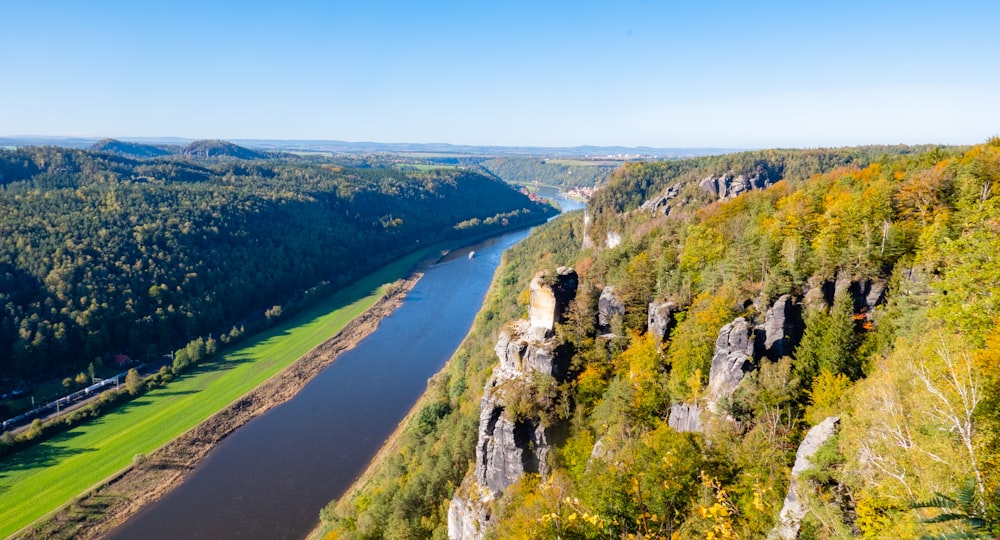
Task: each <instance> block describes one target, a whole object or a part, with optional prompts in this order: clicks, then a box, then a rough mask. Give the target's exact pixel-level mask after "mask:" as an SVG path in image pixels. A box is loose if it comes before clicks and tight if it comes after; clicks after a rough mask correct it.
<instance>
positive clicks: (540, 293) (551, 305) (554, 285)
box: [528, 266, 579, 336]
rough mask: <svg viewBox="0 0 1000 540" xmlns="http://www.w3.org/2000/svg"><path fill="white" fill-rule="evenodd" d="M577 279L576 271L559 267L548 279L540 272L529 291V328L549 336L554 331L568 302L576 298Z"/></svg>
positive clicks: (543, 271) (546, 273)
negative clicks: (531, 327)
mask: <svg viewBox="0 0 1000 540" xmlns="http://www.w3.org/2000/svg"><path fill="white" fill-rule="evenodd" d="M578 284H579V278H578V277H577V275H576V270H573V269H572V268H568V267H565V266H561V267H559V268H557V269H556V275H555V276H554V277H550V276H549V275H548V272H546V271H545V270H542V271H541V272H538V273H537V274H535V277H534V279H532V280H531V284H530V285H529V287H528V288H529V291H530V295H531V300H530V306H529V308H528V318H529V320H530V321H531V326H533V327H534V328H536V329H538V330H539V331H541V332H542V335H543V336H544V335H550V334H551V332H552V331H553V330H554V329H555V323H556V321H559V320H561V319H562V316H563V314H564V313H565V311H566V309H567V308H568V306H569V302H570V301H571V300H572V299H573V297H574V296H576V287H577V285H578Z"/></svg>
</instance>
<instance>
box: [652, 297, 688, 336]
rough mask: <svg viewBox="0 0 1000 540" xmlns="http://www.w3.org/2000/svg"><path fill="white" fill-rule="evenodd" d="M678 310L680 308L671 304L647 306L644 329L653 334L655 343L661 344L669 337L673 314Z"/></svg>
mask: <svg viewBox="0 0 1000 540" xmlns="http://www.w3.org/2000/svg"><path fill="white" fill-rule="evenodd" d="M680 310H681V308H680V306H678V305H677V304H675V303H673V302H663V303H655V302H653V303H650V304H649V312H648V314H647V316H646V328H648V329H649V331H650V332H652V333H653V337H654V338H656V342H657V343H663V339H664V338H666V337H667V336H668V335H670V331H671V330H672V329H673V327H674V313H677V312H678V311H680Z"/></svg>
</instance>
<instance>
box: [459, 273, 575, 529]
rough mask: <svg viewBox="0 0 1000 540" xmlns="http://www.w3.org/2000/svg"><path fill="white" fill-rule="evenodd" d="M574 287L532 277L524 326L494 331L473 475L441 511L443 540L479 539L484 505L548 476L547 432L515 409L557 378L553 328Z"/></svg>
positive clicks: (486, 520) (567, 279)
mask: <svg viewBox="0 0 1000 540" xmlns="http://www.w3.org/2000/svg"><path fill="white" fill-rule="evenodd" d="M577 284H578V279H577V275H576V272H575V271H574V270H573V269H572V268H565V267H563V268H559V269H558V270H557V271H556V272H555V274H554V275H552V274H549V273H547V272H544V271H543V272H539V273H538V274H536V275H535V278H534V279H532V280H531V285H530V297H531V302H530V307H529V319H528V320H519V321H515V322H513V323H511V324H508V325H507V326H506V327H505V328H504V329H503V330H502V331H501V333H500V337H499V339H498V340H497V344H496V347H495V348H494V352H495V353H496V355H497V358H498V360H499V364H498V365H497V367H496V369H495V370H494V372H493V375H492V376H491V377H490V379H489V381H488V382H487V383H486V388H485V389H484V390H483V399H482V403H481V411H480V416H479V437H478V440H477V442H476V463H475V469H474V470H473V472H472V474H470V475H467V476H466V478H465V480H463V482H462V485H461V486H460V487H459V489H458V490H457V491H456V493H455V497H454V498H453V499H452V501H451V503H450V505H449V507H448V537H449V538H452V539H479V538H482V537H483V535H484V534H485V532H486V531H487V530H488V529H489V526H490V517H491V505H492V503H493V501H495V500H496V499H497V498H499V497H501V496H502V495H503V492H504V490H506V489H507V488H508V487H509V486H510V485H511V484H512V483H514V482H515V481H517V479H518V478H519V477H520V476H521V475H523V474H525V473H538V474H542V475H546V474H548V471H549V469H548V462H547V456H548V453H549V450H550V448H551V438H552V427H553V426H550V425H546V423H545V422H543V421H542V418H541V415H539V414H535V412H534V411H531V410H523V409H524V405H523V403H525V402H526V401H527V402H528V403H531V401H532V399H531V394H532V392H533V391H534V388H535V384H537V381H538V380H539V378H542V379H543V380H544V378H549V379H551V380H554V381H556V382H559V381H561V380H562V379H563V377H564V376H565V373H566V365H565V364H566V360H567V359H565V358H561V355H560V354H559V351H558V345H559V343H558V340H557V339H556V338H555V333H554V328H555V323H557V322H560V321H561V319H562V316H563V314H564V313H565V311H566V309H567V307H568V306H569V303H570V301H572V300H573V298H574V296H575V295H576V288H577ZM515 404H518V405H517V407H516V408H517V410H514V409H515Z"/></svg>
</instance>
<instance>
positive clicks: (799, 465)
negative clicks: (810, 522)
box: [767, 416, 840, 540]
mask: <svg viewBox="0 0 1000 540" xmlns="http://www.w3.org/2000/svg"><path fill="white" fill-rule="evenodd" d="M839 421H840V418H839V417H837V416H831V417H829V418H827V419H826V420H823V421H822V422H820V423H819V424H816V425H815V426H813V427H812V429H810V430H809V432H808V433H806V437H805V439H802V443H801V444H799V449H798V451H796V452H795V465H793V466H792V481H791V483H790V484H789V485H788V494H787V495H785V503H784V505H783V506H782V507H781V513H780V514H778V523H777V524H775V526H774V528H773V529H771V532H770V533H769V534H768V535H767V537H768V539H769V540H794V539H795V538H797V537H798V536H799V528H800V527H801V526H802V518H804V517H805V515H806V512H807V511H808V509H807V508H806V506H805V505H804V504H802V499H801V494H800V488H799V476H801V475H802V473H803V472H805V471H808V470H809V469H811V468H812V467H813V464H812V462H811V461H810V459H811V458H812V457H813V456H814V455H815V454H816V451H818V450H819V449H820V447H821V446H823V445H824V444H826V442H827V441H828V440H830V437H832V436H833V434H834V433H835V432H836V430H837V423H838V422H839Z"/></svg>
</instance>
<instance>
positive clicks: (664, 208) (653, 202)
mask: <svg viewBox="0 0 1000 540" xmlns="http://www.w3.org/2000/svg"><path fill="white" fill-rule="evenodd" d="M680 193H681V186H680V185H679V184H674V185H671V186H669V187H667V189H666V191H664V192H663V193H662V194H661V195H658V196H656V197H653V198H652V199H649V200H648V201H646V202H644V203H642V205H641V206H639V209H640V210H645V211H647V212H650V213H654V214H655V213H657V212H659V213H661V214H663V215H665V216H667V215H670V201H672V200H674V199H676V198H677V196H678V195H680Z"/></svg>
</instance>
